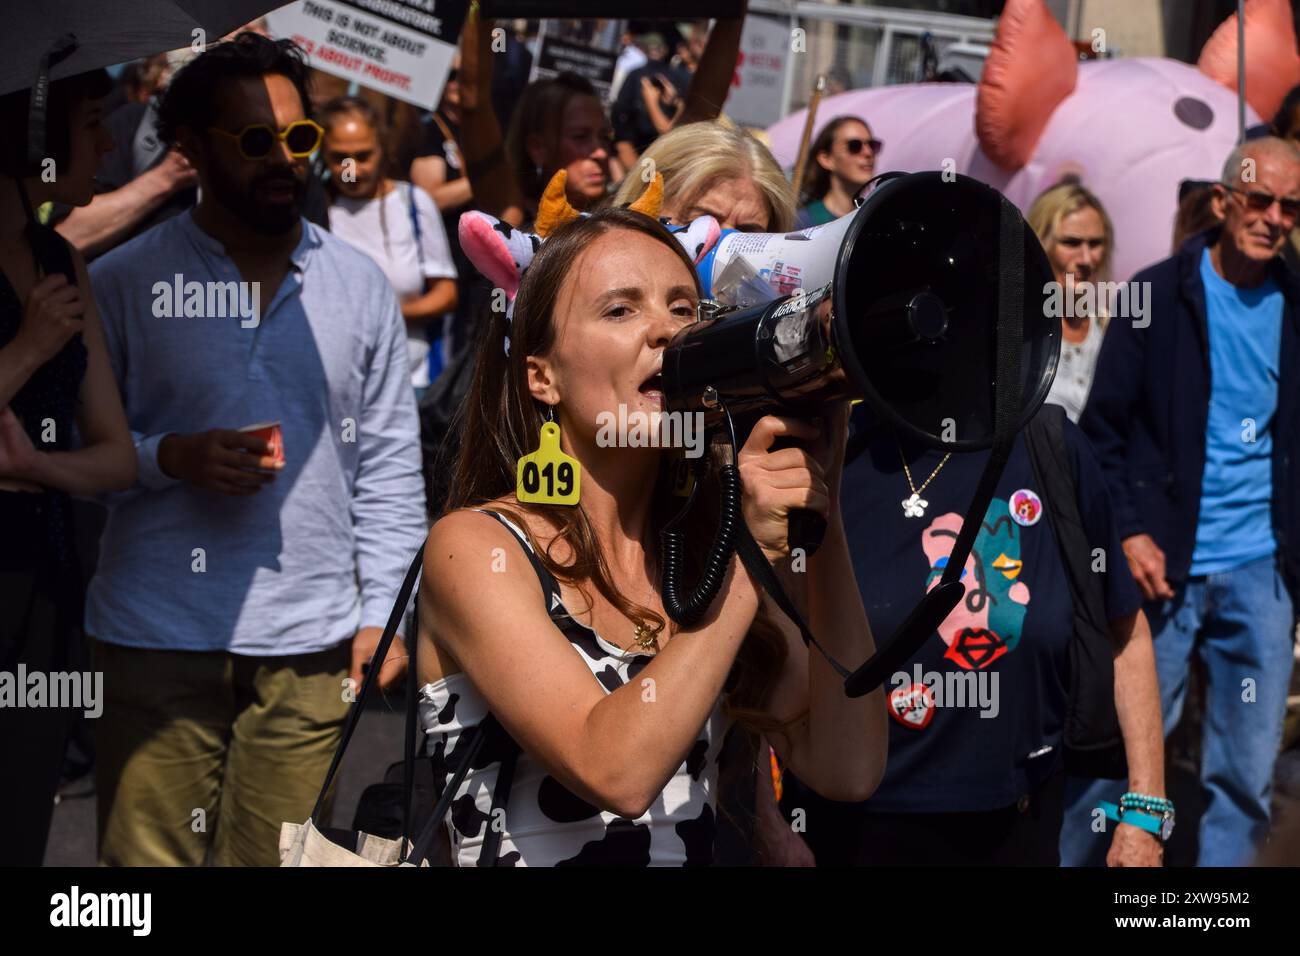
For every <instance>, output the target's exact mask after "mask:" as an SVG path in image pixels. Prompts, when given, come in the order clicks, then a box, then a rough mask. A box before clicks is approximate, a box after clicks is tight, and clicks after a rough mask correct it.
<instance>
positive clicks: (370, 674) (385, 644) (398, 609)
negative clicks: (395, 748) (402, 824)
mask: <svg viewBox="0 0 1300 956" xmlns="http://www.w3.org/2000/svg"><path fill="white" fill-rule="evenodd" d="M426 540H427V539H426ZM423 563H424V544H423V543H421V545H420V549H419V550H418V551H417V552H416V553H415V557H414V558H413V559H412V560H411V566H410V567H409V568H407V571H406V578H405V579H404V580H403V581H402V586H401V587H400V588H399V589H398V591H397V600H396V601H395V602H393V610H392V611H391V612H390V613H389V615H388V624H386V625H385V626H384V633H383V636H382V637H380V639H379V644H378V646H377V647H376V648H375V653H374V656H373V657H371V658H370V665H371V666H370V669H369V670H367V671H366V676H365V679H364V680H363V681H362V682H361V693H359V694H357V697H356V700H354V701H353V702H352V707H351V708H350V709H349V710H348V719H347V723H345V724H344V725H343V737H342V738H341V739H340V740H339V745H338V747H336V748H335V749H334V759H332V760H331V761H330V767H329V770H328V771H326V773H325V782H324V783H322V784H321V787H320V794H319V795H318V796H317V797H316V805H315V806H314V807H313V808H312V811H311V819H312V820H313V821H314V822H315V823H316V824H317V825H318V826H319V825H320V815H321V813H322V812H323V810H324V807H325V795H326V794H327V793H329V789H330V784H332V783H333V782H334V775H335V774H336V773H338V769H339V764H341V763H342V762H343V753H344V751H346V750H347V749H348V743H349V742H351V740H352V734H353V733H355V732H356V729H357V724H358V723H359V722H360V720H361V711H362V710H363V709H364V708H365V705H366V700H367V698H369V696H370V690H371V688H372V687H373V686H374V685H375V684H377V683H379V671H380V666H379V665H380V664H382V663H383V661H384V659H385V658H386V657H387V656H388V649H389V648H390V647H392V645H393V638H394V637H395V636H396V634H397V629H398V627H400V626H401V624H402V615H403V614H405V613H406V606H407V604H409V603H410V601H411V593H412V592H413V591H414V590H415V582H416V581H417V580H418V579H419V577H420V567H421V566H422V565H423ZM411 640H412V642H414V641H415V638H414V637H412V639H411ZM411 669H412V670H414V669H415V668H414V667H412V668H411ZM407 686H408V687H409V686H410V678H409V677H408V681H407ZM406 706H407V714H408V717H407V721H408V726H410V719H411V718H410V710H411V708H413V707H415V699H414V698H413V697H412V699H411V700H408V701H407V702H406ZM409 785H410V776H409V775H408V778H407V780H406V781H405V783H404V787H406V786H409ZM407 802H408V803H409V799H408V801H407ZM403 836H405V834H403Z"/></svg>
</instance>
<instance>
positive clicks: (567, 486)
mask: <svg viewBox="0 0 1300 956" xmlns="http://www.w3.org/2000/svg"><path fill="white" fill-rule="evenodd" d="M547 415H548V416H549V417H548V419H547V421H545V422H543V423H542V432H541V435H540V436H539V439H538V445H537V451H535V452H533V453H532V454H530V455H524V457H523V458H520V459H519V463H518V465H517V467H516V470H515V497H516V498H517V499H519V501H521V502H525V503H527V504H538V505H576V504H577V503H578V498H579V495H580V492H581V483H582V466H581V465H579V464H578V460H577V459H576V458H570V457H569V456H568V455H566V454H565V453H564V452H562V451H561V450H560V426H559V425H557V424H556V422H555V411H554V409H550V408H548V409H547Z"/></svg>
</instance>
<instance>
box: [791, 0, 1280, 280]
mask: <svg viewBox="0 0 1300 956" xmlns="http://www.w3.org/2000/svg"><path fill="white" fill-rule="evenodd" d="M1279 36H1284V37H1287V38H1292V39H1289V40H1287V41H1285V42H1284V43H1279V42H1278V37H1279ZM1293 38H1294V29H1293V26H1292V19H1291V10H1290V4H1289V3H1287V0H1249V2H1248V3H1247V8H1246V49H1247V50H1248V51H1249V56H1248V64H1249V66H1248V70H1247V76H1246V80H1247V82H1246V93H1247V100H1248V103H1249V106H1248V108H1247V111H1246V114H1247V124H1248V125H1253V124H1255V123H1258V122H1260V116H1261V115H1264V116H1266V117H1269V116H1271V115H1272V113H1273V111H1274V110H1276V108H1277V106H1278V104H1279V103H1280V101H1281V98H1282V96H1283V95H1284V94H1285V92H1286V90H1287V89H1288V88H1289V87H1290V86H1291V85H1293V84H1295V83H1300V58H1297V54H1296V52H1295V42H1294V39H1293ZM1235 50H1236V22H1235V17H1233V18H1231V19H1230V20H1229V21H1227V22H1226V23H1224V24H1223V25H1222V26H1221V27H1220V28H1219V30H1218V31H1217V32H1216V33H1215V35H1214V36H1213V37H1212V38H1211V39H1210V41H1209V43H1207V44H1206V48H1205V51H1204V52H1203V53H1202V56H1201V61H1200V66H1199V67H1197V66H1190V65H1188V64H1186V63H1182V62H1179V61H1177V60H1171V59H1158V58H1134V59H1114V60H1094V61H1088V62H1084V63H1079V62H1078V59H1077V55H1076V53H1075V49H1074V46H1073V44H1072V43H1071V42H1070V40H1069V39H1068V38H1067V37H1066V35H1065V33H1064V31H1063V30H1062V29H1061V28H1060V26H1059V25H1058V24H1057V23H1056V21H1055V20H1054V19H1053V18H1052V16H1051V14H1050V13H1049V12H1048V11H1047V9H1046V7H1045V6H1044V4H1043V2H1042V0H1008V3H1007V5H1006V8H1005V10H1004V12H1003V15H1002V17H1001V19H1000V20H999V23H998V33H997V37H996V39H995V40H994V44H993V48H992V50H991V52H990V54H989V59H988V62H987V63H986V65H985V69H984V75H983V78H982V79H981V82H980V83H979V84H978V85H972V84H967V83H919V84H910V85H904V86H889V87H878V88H875V89H870V90H854V91H849V92H847V93H841V94H839V95H838V96H833V97H831V98H829V99H827V100H825V101H824V102H823V103H822V104H821V107H820V109H819V110H818V113H817V116H818V121H819V122H818V125H819V126H820V125H823V124H825V123H826V122H829V121H830V120H831V119H833V118H835V117H836V116H842V115H846V114H847V115H854V116H860V117H862V118H863V119H865V120H867V122H869V123H870V124H871V129H872V132H873V133H875V135H876V136H877V137H878V138H879V139H881V140H883V141H884V142H885V148H884V150H883V152H882V153H881V156H880V159H879V161H878V162H877V164H876V171H877V172H887V171H890V170H901V171H904V172H917V171H921V170H942V169H945V168H947V169H952V170H953V171H955V172H958V173H964V174H966V175H968V176H972V177H974V178H975V179H979V180H982V181H983V182H986V183H988V184H989V185H991V186H994V187H995V188H997V189H999V190H1001V191H1002V192H1003V193H1004V194H1006V196H1007V197H1008V198H1009V199H1010V200H1011V201H1012V202H1014V203H1015V204H1016V205H1017V206H1019V207H1020V209H1021V211H1022V212H1028V210H1029V207H1030V205H1031V204H1032V203H1033V201H1034V199H1035V198H1036V197H1037V196H1038V194H1039V193H1041V192H1042V191H1043V190H1044V189H1046V188H1048V187H1049V186H1051V185H1053V184H1054V183H1056V182H1057V181H1059V180H1060V179H1061V177H1062V176H1063V175H1065V174H1067V173H1075V174H1077V175H1078V176H1079V177H1080V179H1081V180H1082V181H1083V184H1084V185H1085V186H1087V187H1088V188H1089V189H1091V190H1092V191H1093V192H1095V193H1096V194H1097V195H1098V196H1099V197H1100V198H1101V201H1102V203H1103V204H1104V205H1105V206H1106V209H1107V211H1108V212H1109V213H1110V215H1111V218H1112V219H1113V220H1114V223H1115V236H1116V242H1115V251H1114V260H1113V273H1114V274H1113V276H1112V278H1113V279H1116V280H1124V279H1127V278H1129V277H1131V276H1132V274H1133V273H1134V272H1136V271H1138V270H1139V269H1141V268H1143V267H1144V266H1147V265H1149V264H1151V263H1153V262H1155V261H1157V260H1159V259H1163V258H1165V257H1166V256H1168V255H1169V254H1170V251H1171V250H1170V242H1171V234H1172V230H1173V222H1174V215H1175V213H1176V211H1177V201H1178V184H1179V182H1180V181H1182V180H1183V179H1218V178H1219V175H1220V172H1221V171H1222V168H1223V163H1224V160H1226V159H1227V157H1228V154H1229V153H1230V152H1231V151H1232V148H1233V146H1235V145H1236V139H1237V96H1236V93H1235V89H1236V82H1235V81H1236V77H1235V75H1225V69H1226V67H1225V64H1228V63H1233V64H1235V59H1236V54H1235ZM1215 76H1217V77H1218V78H1217V79H1216V78H1212V77H1215ZM1251 107H1253V108H1251ZM1256 110H1258V111H1259V112H1256ZM803 124H804V111H800V112H799V113H797V114H795V115H792V116H789V117H787V118H785V119H783V120H782V121H781V122H779V123H777V124H776V125H774V126H773V127H772V128H771V129H770V130H769V131H768V132H769V135H770V136H771V140H772V150H773V152H774V153H775V154H776V157H777V159H778V160H779V161H780V162H781V163H782V164H783V165H786V166H787V167H788V166H790V165H792V164H793V163H794V161H795V158H796V155H797V153H798V148H799V137H800V135H801V134H802V132H803ZM814 135H815V134H814Z"/></svg>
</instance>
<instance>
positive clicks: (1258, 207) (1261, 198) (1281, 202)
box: [1223, 184, 1300, 219]
mask: <svg viewBox="0 0 1300 956" xmlns="http://www.w3.org/2000/svg"><path fill="white" fill-rule="evenodd" d="M1223 188H1224V189H1226V190H1228V192H1232V193H1236V194H1237V195H1239V196H1241V197H1242V201H1243V202H1245V204H1246V208H1247V209H1249V210H1250V211H1251V212H1268V211H1269V209H1271V208H1272V207H1273V203H1277V204H1278V206H1279V207H1281V209H1282V215H1284V216H1286V218H1288V219H1295V218H1296V217H1297V216H1300V199H1287V198H1284V197H1282V196H1274V195H1273V194H1272V193H1266V192H1262V191H1261V190H1258V189H1241V188H1239V187H1237V186H1228V185H1226V184H1225V185H1224V187H1223Z"/></svg>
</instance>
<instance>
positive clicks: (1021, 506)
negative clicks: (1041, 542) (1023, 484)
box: [1009, 488, 1043, 528]
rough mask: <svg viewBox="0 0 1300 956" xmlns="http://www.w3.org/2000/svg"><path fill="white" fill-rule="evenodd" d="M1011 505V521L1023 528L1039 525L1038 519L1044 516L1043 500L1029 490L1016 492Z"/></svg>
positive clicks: (1022, 489) (1012, 496) (1023, 489)
mask: <svg viewBox="0 0 1300 956" xmlns="http://www.w3.org/2000/svg"><path fill="white" fill-rule="evenodd" d="M1009 504H1010V511H1011V520H1012V521H1014V522H1015V523H1016V524H1018V525H1020V526H1021V527H1022V528H1028V527H1031V526H1033V525H1036V524H1038V519H1039V518H1041V517H1042V516H1043V499H1042V498H1040V497H1038V495H1037V494H1036V493H1035V492H1033V491H1030V490H1029V489H1028V488H1021V489H1020V490H1019V491H1017V492H1014V493H1013V494H1012V495H1011V500H1010V502H1009Z"/></svg>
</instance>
